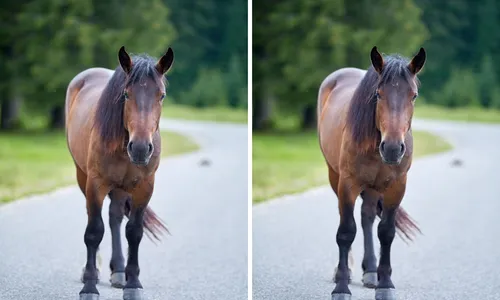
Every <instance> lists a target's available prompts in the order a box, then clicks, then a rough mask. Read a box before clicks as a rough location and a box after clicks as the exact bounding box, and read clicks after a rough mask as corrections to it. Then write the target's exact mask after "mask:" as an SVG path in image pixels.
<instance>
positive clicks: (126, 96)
mask: <svg viewBox="0 0 500 300" xmlns="http://www.w3.org/2000/svg"><path fill="white" fill-rule="evenodd" d="M123 97H125V99H128V93H127V92H126V91H125V92H123Z"/></svg>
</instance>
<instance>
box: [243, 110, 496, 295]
mask: <svg viewBox="0 0 500 300" xmlns="http://www.w3.org/2000/svg"><path fill="white" fill-rule="evenodd" d="M413 127H414V128H415V129H426V130H429V131H432V132H435V133H438V134H440V135H441V136H443V137H445V138H446V139H448V140H449V141H451V142H452V143H453V144H454V145H455V149H454V150H453V151H451V152H448V153H445V154H439V155H436V156H432V157H426V158H422V159H419V160H417V161H416V162H415V163H414V165H413V166H412V169H411V170H410V173H409V178H408V187H407V193H406V197H405V198H404V199H403V203H402V205H403V207H405V209H406V210H407V211H408V212H409V213H410V214H411V215H412V216H413V217H414V218H415V219H416V220H417V221H418V222H419V224H420V226H421V229H422V231H423V234H424V235H422V236H419V237H418V238H417V239H416V241H415V242H414V243H413V244H411V245H406V244H405V243H404V242H402V241H401V240H400V239H399V238H398V237H396V240H395V242H394V244H393V245H394V246H393V250H392V257H391V260H392V268H393V276H392V279H393V282H394V284H395V286H396V295H397V296H398V299H399V300H403V299H405V300H410V299H411V300H442V299H450V300H462V299H467V300H469V299H478V300H479V299H481V300H490V299H491V300H493V299H496V300H498V299H500V289H499V287H500V270H499V266H500V265H499V264H500V239H499V237H500V226H499V222H500V195H499V190H498V187H499V184H500V181H499V170H500V156H499V154H500V126H488V125H471V124H458V123H444V122H429V121H426V122H424V121H421V120H415V121H414V123H413ZM318 155H320V153H318ZM454 159H460V160H461V161H462V163H463V164H462V165H461V166H452V164H451V162H452V161H453V160H454ZM325 176H327V174H326V172H325ZM360 203H361V201H357V204H356V213H355V214H356V223H357V225H358V231H357V236H356V240H355V242H354V244H353V251H354V257H355V267H356V268H355V270H354V274H353V283H352V284H351V285H350V289H351V292H352V294H353V296H352V299H353V300H369V299H370V300H373V299H375V293H374V290H370V289H366V288H363V287H361V276H362V271H361V259H362V253H363V246H362V241H363V240H362V229H361V224H360V223H361V220H360V212H359V207H360ZM338 222H339V217H338V209H337V199H336V198H335V196H334V193H333V192H332V191H331V190H330V189H329V188H328V187H323V188H318V189H314V190H311V191H309V192H306V193H304V194H299V195H295V196H288V197H285V198H281V199H277V200H273V201H270V202H266V203H264V204H261V205H257V206H256V207H254V208H253V249H254V250H253V299H254V300H263V299H266V300H285V299H286V300H295V299H297V300H313V299H322V300H326V299H331V296H330V293H331V291H332V290H333V287H334V284H333V282H332V276H333V271H334V267H335V266H336V264H337V259H338V248H337V245H336V242H335V234H336V230H337V226H338ZM376 224H377V223H376ZM374 228H376V227H374ZM375 236H376V234H375ZM376 252H377V253H378V239H376Z"/></svg>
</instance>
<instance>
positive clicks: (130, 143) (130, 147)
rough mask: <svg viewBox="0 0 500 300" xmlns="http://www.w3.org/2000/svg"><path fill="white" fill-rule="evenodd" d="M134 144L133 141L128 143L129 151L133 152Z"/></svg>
mask: <svg viewBox="0 0 500 300" xmlns="http://www.w3.org/2000/svg"><path fill="white" fill-rule="evenodd" d="M132 144H133V143H132V142H129V143H128V146H127V150H128V152H132Z"/></svg>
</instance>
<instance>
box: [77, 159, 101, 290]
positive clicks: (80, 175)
mask: <svg viewBox="0 0 500 300" xmlns="http://www.w3.org/2000/svg"><path fill="white" fill-rule="evenodd" d="M75 166H76V181H77V182H78V186H79V187H80V190H81V191H82V193H83V195H84V196H85V197H86V195H85V186H86V185H87V175H85V173H84V172H83V171H82V169H80V167H78V165H77V164H75ZM100 265H101V256H100V255H99V248H97V282H98V283H99V277H100V272H99V267H100ZM84 274H85V266H83V267H82V274H81V275H80V281H81V282H82V283H85V280H84V279H83V275H84Z"/></svg>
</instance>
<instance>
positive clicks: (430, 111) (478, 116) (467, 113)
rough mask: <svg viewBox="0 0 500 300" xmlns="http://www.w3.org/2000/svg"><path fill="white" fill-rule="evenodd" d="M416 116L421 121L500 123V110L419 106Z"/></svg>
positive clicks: (416, 107)
mask: <svg viewBox="0 0 500 300" xmlns="http://www.w3.org/2000/svg"><path fill="white" fill-rule="evenodd" d="M414 116H415V118H420V119H435V120H449V121H464V122H480V123H500V110H495V109H485V108H480V107H461V108H446V107H442V106H435V105H429V104H417V105H416V106H415V115H414Z"/></svg>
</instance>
